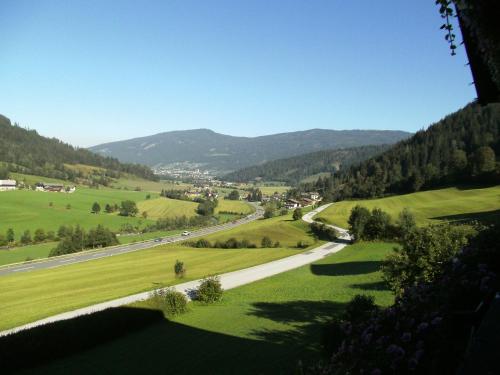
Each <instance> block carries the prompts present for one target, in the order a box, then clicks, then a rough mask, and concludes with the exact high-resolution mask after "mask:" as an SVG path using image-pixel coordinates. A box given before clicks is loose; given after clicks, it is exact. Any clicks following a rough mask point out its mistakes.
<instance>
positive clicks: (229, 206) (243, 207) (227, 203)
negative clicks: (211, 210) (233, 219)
mask: <svg viewBox="0 0 500 375" xmlns="http://www.w3.org/2000/svg"><path fill="white" fill-rule="evenodd" d="M218 202H219V203H218V204H217V207H216V208H215V213H216V214H217V213H219V212H221V211H227V212H235V213H239V214H243V215H248V214H251V213H252V212H254V211H255V209H254V208H253V207H252V206H251V205H250V204H248V203H246V202H243V201H232V200H229V199H219V200H218Z"/></svg>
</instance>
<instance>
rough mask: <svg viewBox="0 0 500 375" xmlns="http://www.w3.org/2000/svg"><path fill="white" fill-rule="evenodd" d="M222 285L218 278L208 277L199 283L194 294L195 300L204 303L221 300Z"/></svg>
mask: <svg viewBox="0 0 500 375" xmlns="http://www.w3.org/2000/svg"><path fill="white" fill-rule="evenodd" d="M222 293H223V289H222V285H221V283H220V279H219V277H218V276H210V277H207V278H205V279H203V280H202V281H201V284H200V286H199V287H198V290H197V292H196V299H197V300H198V301H201V302H204V303H213V302H217V301H220V300H221V298H222Z"/></svg>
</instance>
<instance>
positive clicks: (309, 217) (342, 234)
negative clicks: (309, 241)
mask: <svg viewBox="0 0 500 375" xmlns="http://www.w3.org/2000/svg"><path fill="white" fill-rule="evenodd" d="M332 204H333V203H328V204H325V205H323V206H320V207H318V208H316V209H315V210H312V211H311V212H308V213H307V214H305V215H304V216H302V220H304V221H305V222H306V223H312V222H313V221H314V219H313V217H314V216H315V215H317V214H319V213H320V212H321V211H323V210H325V209H327V208H328V207H330V206H331V205H332ZM325 225H326V226H328V227H330V228H333V229H335V230H336V231H337V232H339V239H340V240H344V241H351V235H350V234H349V232H348V231H347V229H344V228H340V227H337V226H335V225H330V224H325Z"/></svg>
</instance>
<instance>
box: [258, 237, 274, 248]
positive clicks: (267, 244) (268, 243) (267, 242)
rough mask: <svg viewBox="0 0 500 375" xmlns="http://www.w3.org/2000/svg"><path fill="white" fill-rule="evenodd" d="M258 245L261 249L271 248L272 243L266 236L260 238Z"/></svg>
mask: <svg viewBox="0 0 500 375" xmlns="http://www.w3.org/2000/svg"><path fill="white" fill-rule="evenodd" d="M260 244H261V247H273V241H272V240H271V239H270V238H269V237H268V236H264V237H262V241H261V242H260Z"/></svg>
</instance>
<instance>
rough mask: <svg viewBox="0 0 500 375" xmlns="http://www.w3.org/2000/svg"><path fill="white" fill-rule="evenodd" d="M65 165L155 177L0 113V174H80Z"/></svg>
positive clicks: (67, 177) (145, 169)
mask: <svg viewBox="0 0 500 375" xmlns="http://www.w3.org/2000/svg"><path fill="white" fill-rule="evenodd" d="M65 164H85V165H88V166H94V167H98V168H99V169H101V168H103V169H105V171H104V175H112V177H117V175H118V174H119V173H120V172H126V173H130V174H134V175H136V176H138V177H143V178H146V179H155V176H154V175H153V172H152V171H151V169H150V168H148V167H146V166H143V165H137V164H123V163H120V162H119V161H118V160H117V159H114V158H110V157H103V156H101V155H97V154H95V153H93V152H90V151H89V150H86V149H82V148H74V147H73V146H71V145H69V144H67V143H63V142H61V141H60V140H58V139H56V138H47V137H43V136H41V135H39V134H38V133H37V132H36V131H35V130H28V129H24V128H22V127H20V126H17V125H12V124H11V122H10V120H9V119H8V118H7V117H5V116H2V115H0V169H2V171H0V172H1V173H0V174H6V169H7V170H8V171H10V172H21V173H27V174H35V175H39V176H45V177H52V178H58V179H63V180H74V179H75V178H77V177H78V176H79V175H80V174H81V172H79V171H78V168H71V167H68V166H65ZM0 177H1V176H0ZM101 177H105V176H101Z"/></svg>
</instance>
